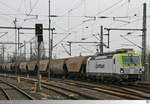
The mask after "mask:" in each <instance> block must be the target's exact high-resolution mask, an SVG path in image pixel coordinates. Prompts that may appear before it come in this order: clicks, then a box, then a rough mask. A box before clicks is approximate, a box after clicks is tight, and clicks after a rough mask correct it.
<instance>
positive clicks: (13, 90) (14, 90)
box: [0, 80, 35, 100]
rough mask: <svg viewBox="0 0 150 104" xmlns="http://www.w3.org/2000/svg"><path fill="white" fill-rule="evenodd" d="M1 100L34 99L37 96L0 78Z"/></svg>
mask: <svg viewBox="0 0 150 104" xmlns="http://www.w3.org/2000/svg"><path fill="white" fill-rule="evenodd" d="M0 90H1V94H0V98H1V100H34V99H35V98H34V97H32V96H30V95H29V94H27V93H26V92H24V91H23V90H21V89H20V88H18V87H16V86H15V85H13V84H10V83H8V82H5V81H3V80H0Z"/></svg>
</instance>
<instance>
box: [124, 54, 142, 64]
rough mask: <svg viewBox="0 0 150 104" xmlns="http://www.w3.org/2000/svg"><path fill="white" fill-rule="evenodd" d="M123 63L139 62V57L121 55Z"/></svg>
mask: <svg viewBox="0 0 150 104" xmlns="http://www.w3.org/2000/svg"><path fill="white" fill-rule="evenodd" d="M122 60H123V63H124V64H140V59H139V57H138V56H122Z"/></svg>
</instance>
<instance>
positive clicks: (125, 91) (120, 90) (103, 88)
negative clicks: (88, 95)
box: [57, 80, 150, 100]
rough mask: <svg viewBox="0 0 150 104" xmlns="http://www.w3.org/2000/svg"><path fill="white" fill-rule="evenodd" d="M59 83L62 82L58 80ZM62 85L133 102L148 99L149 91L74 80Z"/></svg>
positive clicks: (65, 81) (149, 96) (149, 97)
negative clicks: (133, 100)
mask: <svg viewBox="0 0 150 104" xmlns="http://www.w3.org/2000/svg"><path fill="white" fill-rule="evenodd" d="M57 81H58V80H57ZM60 82H62V81H61V80H60ZM63 83H66V84H69V85H75V86H79V87H83V88H88V89H92V90H96V91H99V92H103V93H107V94H110V95H114V96H119V97H123V98H126V99H135V100H142V99H150V94H149V89H147V90H145V89H142V88H140V86H138V87H137V86H136V87H133V85H132V86H119V85H112V84H91V83H86V82H81V81H74V80H73V81H72V80H64V81H63ZM149 88H150V87H149Z"/></svg>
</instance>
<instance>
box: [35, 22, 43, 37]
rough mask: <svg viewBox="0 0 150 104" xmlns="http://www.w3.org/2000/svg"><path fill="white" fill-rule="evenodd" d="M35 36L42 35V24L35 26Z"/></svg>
mask: <svg viewBox="0 0 150 104" xmlns="http://www.w3.org/2000/svg"><path fill="white" fill-rule="evenodd" d="M35 34H36V35H38V34H43V25H42V24H35Z"/></svg>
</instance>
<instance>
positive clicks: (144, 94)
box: [14, 77, 150, 100]
mask: <svg viewBox="0 0 150 104" xmlns="http://www.w3.org/2000/svg"><path fill="white" fill-rule="evenodd" d="M14 78H15V77H14ZM21 78H22V79H24V80H28V81H30V82H32V83H34V82H36V81H37V80H36V79H34V78H26V77H21ZM41 86H42V88H44V89H48V90H52V91H54V92H56V93H59V94H61V95H63V96H66V97H67V98H68V99H95V100H96V99H105V100H106V99H131V100H145V99H150V94H149V92H148V89H144V87H143V88H140V87H139V86H138V87H137V86H136V87H135V86H133V85H132V86H119V85H112V84H100V83H97V84H96V83H91V82H90V83H88V82H83V81H75V80H68V79H65V80H63V79H56V78H52V79H51V81H49V82H46V81H45V80H42V81H41ZM140 89H141V90H140ZM143 90H144V91H143Z"/></svg>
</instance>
